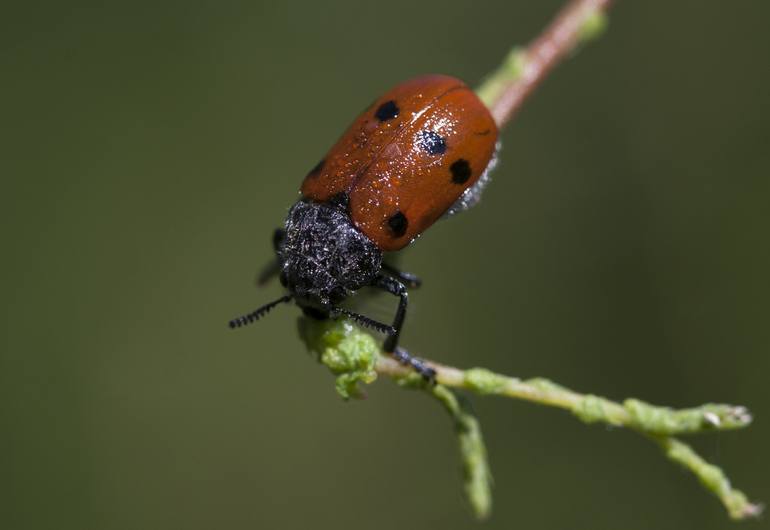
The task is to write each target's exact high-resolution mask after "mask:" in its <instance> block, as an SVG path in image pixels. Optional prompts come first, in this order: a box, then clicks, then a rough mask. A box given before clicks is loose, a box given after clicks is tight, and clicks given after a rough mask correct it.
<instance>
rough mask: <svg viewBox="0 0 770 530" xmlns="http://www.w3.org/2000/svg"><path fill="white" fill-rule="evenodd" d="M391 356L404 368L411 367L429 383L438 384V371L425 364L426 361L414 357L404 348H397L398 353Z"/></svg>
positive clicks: (395, 352)
mask: <svg viewBox="0 0 770 530" xmlns="http://www.w3.org/2000/svg"><path fill="white" fill-rule="evenodd" d="M391 355H392V356H393V358H394V359H395V360H397V361H398V362H400V363H401V364H403V365H404V366H411V367H412V369H413V370H414V371H415V372H417V373H418V374H420V375H421V376H422V378H423V379H425V380H426V381H428V382H429V383H435V382H436V370H434V369H433V368H431V367H430V366H428V365H427V364H425V361H423V360H422V359H419V358H417V357H412V356H411V355H410V354H409V352H408V351H406V350H405V349H404V348H396V351H394V352H393V353H391Z"/></svg>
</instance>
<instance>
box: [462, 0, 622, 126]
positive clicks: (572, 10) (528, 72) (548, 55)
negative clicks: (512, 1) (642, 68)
mask: <svg viewBox="0 0 770 530" xmlns="http://www.w3.org/2000/svg"><path fill="white" fill-rule="evenodd" d="M611 5H612V0H572V1H571V2H568V3H567V4H566V5H565V6H564V8H562V10H561V11H560V12H559V13H558V14H557V15H556V17H554V19H553V20H552V21H551V23H550V24H549V25H548V26H547V27H546V28H545V29H544V30H543V31H542V33H540V35H539V36H538V37H537V38H536V39H535V40H534V41H532V42H531V43H530V44H529V46H527V47H526V48H514V49H513V50H512V51H511V52H510V53H509V54H508V57H507V58H506V59H505V61H503V63H502V64H501V65H500V67H499V68H498V69H497V70H496V71H494V72H493V73H492V74H491V75H489V76H488V77H487V79H486V80H485V81H484V82H483V83H482V85H481V86H480V87H478V89H477V90H476V93H477V94H478V95H479V97H480V98H481V100H482V101H483V102H484V103H485V104H486V105H487V107H488V108H489V111H490V112H491V113H492V117H493V118H494V119H495V122H496V123H497V125H498V127H500V128H503V127H504V126H505V125H506V124H507V123H508V122H509V121H511V119H512V118H513V116H514V115H515V114H516V112H517V111H518V110H519V109H520V108H521V106H522V104H523V103H524V101H525V100H526V99H527V97H528V96H529V95H530V94H532V92H534V90H535V89H536V88H537V87H538V85H539V84H540V83H541V82H542V81H543V79H545V78H546V77H547V76H548V74H549V73H550V72H551V70H553V68H554V67H555V66H556V65H557V64H559V62H560V61H561V60H562V59H564V58H565V57H567V56H568V55H569V54H570V53H572V52H573V51H574V50H575V49H576V48H577V47H579V46H580V45H582V44H583V43H585V42H587V41H588V40H590V39H592V38H595V37H596V36H598V35H600V34H601V33H602V31H603V30H604V28H605V27H606V25H607V19H606V11H607V9H609V7H610V6H611Z"/></svg>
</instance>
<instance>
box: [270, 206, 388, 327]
mask: <svg viewBox="0 0 770 530" xmlns="http://www.w3.org/2000/svg"><path fill="white" fill-rule="evenodd" d="M345 206H346V205H345V204H344V203H340V202H330V203H315V202H311V201H308V200H304V199H303V200H300V201H299V202H297V203H296V204H295V205H294V206H292V208H291V210H289V215H288V216H287V218H286V237H285V239H284V240H283V243H282V244H281V246H280V248H279V249H278V259H279V261H280V263H281V279H282V281H283V282H284V284H285V285H286V288H287V289H288V290H289V291H290V292H291V293H292V294H293V295H294V298H295V300H296V301H297V303H298V304H299V305H300V306H302V307H304V308H309V309H315V310H321V311H324V312H328V311H329V310H330V309H331V308H332V307H333V306H334V305H336V304H338V303H339V302H341V301H342V300H344V299H345V298H347V297H348V296H350V295H351V294H352V293H353V292H354V291H356V290H357V289H360V288H361V287H363V286H365V285H369V284H371V283H372V281H373V280H374V279H375V278H376V276H377V274H378V273H379V272H380V269H381V267H382V251H380V250H379V248H377V246H376V245H375V244H374V243H373V242H372V241H371V240H370V239H369V238H368V237H366V236H365V235H364V234H363V233H362V232H361V231H360V230H359V229H358V228H356V227H355V225H354V224H353V222H352V221H351V219H350V216H349V215H348V213H347V210H346V208H345Z"/></svg>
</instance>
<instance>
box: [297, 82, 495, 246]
mask: <svg viewBox="0 0 770 530" xmlns="http://www.w3.org/2000/svg"><path fill="white" fill-rule="evenodd" d="M497 134H498V132H497V125H496V124H495V122H494V120H493V119H492V116H491V114H490V113H489V111H488V110H487V108H486V106H485V105H484V104H483V103H482V102H481V101H480V100H479V98H478V97H477V96H476V94H475V93H474V92H473V91H472V90H471V89H470V88H468V87H467V86H466V85H465V83H463V82H462V81H460V80H459V79H456V78H454V77H450V76H445V75H427V76H422V77H418V78H416V79H412V80H409V81H406V82H404V83H401V84H399V85H397V86H395V87H394V88H392V89H391V90H390V91H388V92H386V93H385V94H384V95H383V96H382V97H380V98H379V99H377V101H375V102H374V103H373V104H372V105H371V107H369V109H367V111H365V112H364V113H363V114H361V115H360V116H359V117H358V118H357V119H356V120H355V121H354V122H353V124H352V125H351V126H350V127H349V128H348V130H347V131H346V132H345V133H344V134H343V135H342V137H341V138H340V139H339V140H338V141H337V143H336V144H334V146H333V147H332V148H331V150H329V153H328V154H327V155H326V157H325V158H324V159H323V160H322V161H321V162H320V163H319V165H318V166H316V168H314V170H313V171H311V172H310V173H309V174H308V175H307V176H306V177H305V180H304V182H303V183H302V188H301V191H302V195H303V196H304V197H306V198H307V199H310V200H312V201H315V202H325V201H327V200H329V199H330V198H332V197H335V196H338V194H340V193H346V194H347V195H348V197H349V201H350V202H349V212H350V217H351V219H352V221H353V224H354V225H355V226H356V227H357V228H358V229H359V230H360V231H361V232H363V233H364V234H365V235H366V236H367V237H368V238H369V239H371V240H372V241H373V242H374V243H375V244H376V245H377V246H378V247H379V248H380V249H381V250H383V251H394V250H399V249H401V248H403V247H404V246H406V245H408V244H409V243H410V242H411V241H412V240H413V239H414V238H415V237H416V236H418V235H419V234H420V233H422V232H423V231H424V230H426V229H427V228H428V227H429V226H430V225H432V224H433V223H434V222H435V221H436V220H437V219H439V218H440V217H441V216H442V215H443V214H444V213H445V212H446V211H447V210H448V209H449V208H450V207H451V206H452V205H453V204H454V203H455V201H457V200H458V199H459V198H460V196H461V195H462V194H463V192H465V190H466V189H468V188H469V187H471V186H473V184H474V183H476V181H477V180H478V179H479V177H480V176H481V175H482V174H483V172H484V170H485V169H486V168H487V166H488V165H489V162H490V160H491V159H492V156H493V155H494V152H495V145H496V142H497Z"/></svg>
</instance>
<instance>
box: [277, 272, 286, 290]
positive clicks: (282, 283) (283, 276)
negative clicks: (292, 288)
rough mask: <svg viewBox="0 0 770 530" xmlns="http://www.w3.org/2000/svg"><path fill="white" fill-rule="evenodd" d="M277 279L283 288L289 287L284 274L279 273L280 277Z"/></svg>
mask: <svg viewBox="0 0 770 530" xmlns="http://www.w3.org/2000/svg"><path fill="white" fill-rule="evenodd" d="M278 279H279V280H280V281H281V285H283V286H284V287H287V286H288V285H289V279H288V278H287V277H286V272H284V271H281V275H280V276H279V277H278Z"/></svg>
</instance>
